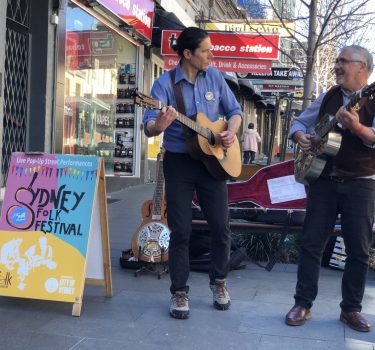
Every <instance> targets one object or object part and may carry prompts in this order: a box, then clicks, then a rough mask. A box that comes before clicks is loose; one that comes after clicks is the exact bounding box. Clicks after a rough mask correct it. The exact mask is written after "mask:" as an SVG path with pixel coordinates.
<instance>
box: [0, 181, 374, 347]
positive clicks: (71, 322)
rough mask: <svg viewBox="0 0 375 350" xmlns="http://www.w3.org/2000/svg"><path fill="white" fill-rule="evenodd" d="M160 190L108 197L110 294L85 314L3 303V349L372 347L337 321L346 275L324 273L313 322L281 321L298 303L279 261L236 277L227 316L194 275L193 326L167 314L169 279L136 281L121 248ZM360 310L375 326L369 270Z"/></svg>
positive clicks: (90, 297)
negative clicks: (123, 261)
mask: <svg viewBox="0 0 375 350" xmlns="http://www.w3.org/2000/svg"><path fill="white" fill-rule="evenodd" d="M153 191H154V186H153V185H141V186H135V187H132V188H127V189H125V190H123V191H119V192H116V193H111V194H110V195H111V197H112V199H114V200H117V199H118V201H112V202H111V204H109V206H108V210H109V227H110V246H111V261H112V264H113V265H112V279H113V291H114V293H113V297H112V298H106V297H105V293H104V288H103V287H97V286H90V285H87V286H85V291H84V298H83V306H82V314H81V316H80V317H78V318H76V317H72V316H71V312H72V305H71V304H68V303H59V302H49V301H40V300H27V299H17V298H5V297H2V298H0V312H1V315H2V320H3V322H2V324H1V327H0V339H1V342H0V350H2V349H6V350H7V349H11V350H13V349H15V350H18V349H20V350H21V349H22V350H23V349H27V350H44V349H46V350H47V349H48V350H50V349H53V350H73V349H74V350H77V349H78V350H86V349H95V350H113V349H116V350H117V349H119V350H122V349H126V350H129V349H131V350H138V349H142V350H149V349H150V350H151V349H152V350H154V349H160V350H174V349H178V350H185V349H186V350H191V349H197V350H201V349H202V350H211V349H215V350H217V349H218V350H221V349H223V350H226V349H236V350H237V349H251V350H273V349H277V350H283V349H285V350H301V349H303V350H309V349H314V350H315V349H317V350H331V349H335V350H337V349H344V350H375V345H374V343H375V338H374V334H375V331H373V332H370V333H365V334H362V333H358V332H355V331H353V330H351V329H349V328H348V327H346V326H345V325H344V324H342V323H341V322H340V321H339V320H338V317H339V312H340V310H339V305H338V304H339V302H340V299H341V291H340V284H341V276H342V273H341V272H340V271H334V270H330V269H322V273H321V278H320V286H319V294H318V298H317V300H316V302H315V304H314V308H313V319H312V320H310V321H308V322H307V323H306V324H305V326H303V327H289V326H286V325H285V324H284V316H285V314H286V312H287V311H288V310H289V309H290V307H291V306H292V304H293V294H294V290H295V283H296V271H297V266H296V265H293V264H276V265H275V267H274V269H273V270H272V271H271V272H268V271H266V270H264V269H263V268H261V267H259V266H257V265H256V264H254V263H251V262H249V263H248V264H247V266H246V269H244V270H237V271H231V272H230V274H229V276H228V287H229V292H230V294H231V297H232V306H231V309H230V310H229V311H225V312H222V311H217V310H215V309H214V308H213V307H212V294H211V291H210V290H209V287H208V283H209V282H208V281H209V280H208V275H207V273H198V272H191V274H190V278H189V285H190V290H191V291H190V305H191V317H190V319H189V320H175V319H172V318H171V317H170V316H169V314H168V309H169V299H170V293H169V286H170V280H169V275H163V276H162V277H161V279H160V280H159V279H158V278H157V276H156V275H154V274H149V273H145V274H140V275H138V277H134V270H130V269H129V270H128V269H122V268H121V267H120V265H119V258H120V255H121V251H122V250H125V249H128V248H129V247H130V240H131V237H132V235H133V234H134V232H135V230H136V228H137V227H138V226H139V225H140V223H141V222H142V217H141V213H140V207H141V205H142V203H143V202H144V201H145V200H147V199H151V198H152V195H153ZM363 306H364V308H363V310H364V312H365V314H366V315H367V316H368V318H369V320H370V321H372V323H373V324H375V273H374V272H373V271H370V273H369V279H368V283H367V289H366V294H365V299H364V302H363Z"/></svg>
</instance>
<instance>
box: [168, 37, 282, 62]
mask: <svg viewBox="0 0 375 350" xmlns="http://www.w3.org/2000/svg"><path fill="white" fill-rule="evenodd" d="M180 33H181V31H178V30H163V33H162V46H161V54H162V55H166V56H168V55H171V56H172V55H173V56H175V55H176V52H175V51H174V50H173V49H172V46H173V45H174V44H175V42H176V40H177V38H178V36H179V35H180ZM208 33H209V35H210V39H211V42H212V48H211V51H212V54H213V55H214V57H215V58H240V59H260V60H278V58H279V44H280V36H279V35H259V34H244V33H233V32H232V33H231V32H208Z"/></svg>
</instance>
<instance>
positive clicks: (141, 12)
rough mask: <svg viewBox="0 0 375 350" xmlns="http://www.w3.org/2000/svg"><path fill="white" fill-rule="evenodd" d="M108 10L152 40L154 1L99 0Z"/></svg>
mask: <svg viewBox="0 0 375 350" xmlns="http://www.w3.org/2000/svg"><path fill="white" fill-rule="evenodd" d="M97 2H98V3H100V4H102V5H103V6H105V7H106V8H107V9H108V10H110V11H111V12H112V13H114V14H115V15H116V16H117V17H120V18H121V19H122V20H124V21H125V22H126V23H127V24H129V25H130V26H132V27H134V29H135V30H136V31H137V32H138V33H140V34H142V35H143V36H144V37H145V38H147V39H149V40H151V36H152V19H153V16H154V6H155V5H154V2H153V1H151V0H97Z"/></svg>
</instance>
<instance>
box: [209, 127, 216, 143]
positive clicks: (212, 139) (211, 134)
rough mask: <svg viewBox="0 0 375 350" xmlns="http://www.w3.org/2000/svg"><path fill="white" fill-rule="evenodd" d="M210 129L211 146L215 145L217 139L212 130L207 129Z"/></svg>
mask: <svg viewBox="0 0 375 350" xmlns="http://www.w3.org/2000/svg"><path fill="white" fill-rule="evenodd" d="M207 131H208V139H207V141H208V143H209V144H210V145H211V146H215V143H216V140H215V135H214V134H213V133H212V131H211V130H209V129H207Z"/></svg>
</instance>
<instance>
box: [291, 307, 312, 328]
mask: <svg viewBox="0 0 375 350" xmlns="http://www.w3.org/2000/svg"><path fill="white" fill-rule="evenodd" d="M310 318H311V311H310V310H309V309H305V308H304V307H302V306H299V305H294V306H293V307H292V308H291V309H290V310H289V312H288V313H287V314H286V316H285V323H286V324H287V325H289V326H302V325H303V324H305V322H306V320H309V319H310Z"/></svg>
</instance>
